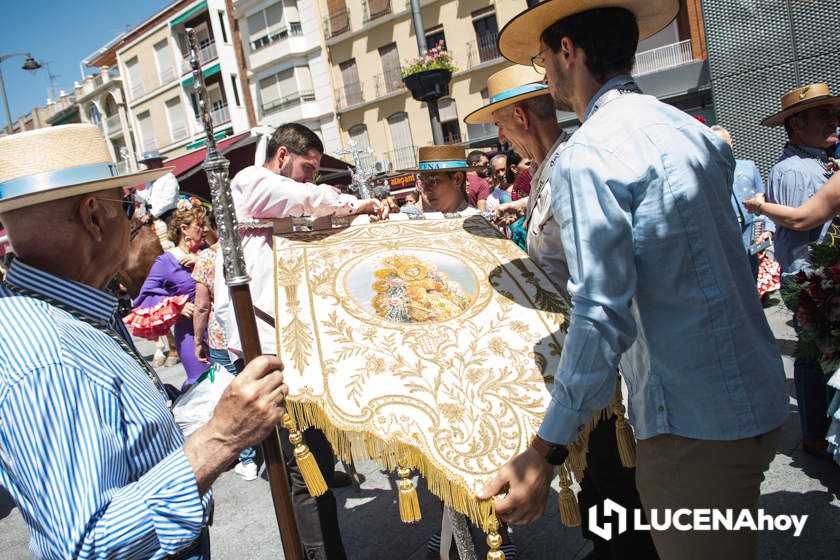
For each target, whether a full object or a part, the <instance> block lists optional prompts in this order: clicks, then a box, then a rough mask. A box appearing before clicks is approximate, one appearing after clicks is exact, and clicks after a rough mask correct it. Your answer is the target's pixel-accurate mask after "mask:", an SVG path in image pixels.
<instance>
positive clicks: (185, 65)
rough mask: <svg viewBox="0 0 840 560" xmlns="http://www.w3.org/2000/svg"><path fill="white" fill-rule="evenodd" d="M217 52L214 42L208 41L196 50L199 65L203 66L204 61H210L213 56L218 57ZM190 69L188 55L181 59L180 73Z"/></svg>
mask: <svg viewBox="0 0 840 560" xmlns="http://www.w3.org/2000/svg"><path fill="white" fill-rule="evenodd" d="M218 56H219V53H218V52H217V51H216V42H215V41H210V42H209V43H207V44H206V45H204V46H203V47H201V48H200V49H199V51H198V62H199V66H204V65H205V64H206V63H208V62H210V61H211V60H213V59H214V58H218ZM191 71H192V67H191V66H190V57H189V56H185V57H184V59H183V60H182V61H181V73H182V74H186V73H188V72H191Z"/></svg>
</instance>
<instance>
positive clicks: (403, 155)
mask: <svg viewBox="0 0 840 560" xmlns="http://www.w3.org/2000/svg"><path fill="white" fill-rule="evenodd" d="M387 155H388V159H389V160H390V161H391V168H392V169H394V170H397V171H398V170H400V169H414V168H415V167H417V149H416V148H415V147H414V146H404V147H402V148H397V149H396V150H391V151H390V152H388V154H387Z"/></svg>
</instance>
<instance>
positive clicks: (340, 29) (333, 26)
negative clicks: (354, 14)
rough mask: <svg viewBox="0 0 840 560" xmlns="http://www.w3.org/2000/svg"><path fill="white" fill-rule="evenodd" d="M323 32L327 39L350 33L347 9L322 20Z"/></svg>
mask: <svg viewBox="0 0 840 560" xmlns="http://www.w3.org/2000/svg"><path fill="white" fill-rule="evenodd" d="M323 29H324V31H325V32H326V34H327V39H331V38H332V37H336V36H338V35H341V34H342V33H347V32H348V31H350V11H349V10H348V9H347V8H344V9H342V10H338V11H336V12H333V13H331V14H330V15H328V16H327V17H325V18H324V27H323Z"/></svg>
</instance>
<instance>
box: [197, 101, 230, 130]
mask: <svg viewBox="0 0 840 560" xmlns="http://www.w3.org/2000/svg"><path fill="white" fill-rule="evenodd" d="M210 118H211V119H212V121H213V127H214V128H215V127H217V126H219V125H220V124H223V123H226V122H228V121H229V120H230V110H229V109H228V106H227V103H224V104H223V105H219V106H217V107H216V108H215V109H213V110H211V111H210ZM195 129H196V130H198V131H199V132H201V131H203V130H204V123H203V122H202V120H201V118H200V117H198V116H196V117H195Z"/></svg>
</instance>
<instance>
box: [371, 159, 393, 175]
mask: <svg viewBox="0 0 840 560" xmlns="http://www.w3.org/2000/svg"><path fill="white" fill-rule="evenodd" d="M373 170H374V172H376V173H387V172H389V171H390V170H391V162H390V161H388V160H387V159H380V160H377V161H375V162H373Z"/></svg>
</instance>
